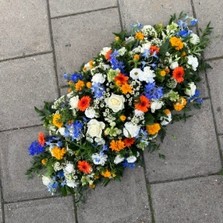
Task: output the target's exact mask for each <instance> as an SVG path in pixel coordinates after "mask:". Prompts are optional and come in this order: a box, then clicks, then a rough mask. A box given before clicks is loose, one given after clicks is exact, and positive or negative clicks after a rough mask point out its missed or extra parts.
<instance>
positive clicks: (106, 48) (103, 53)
mask: <svg viewBox="0 0 223 223" xmlns="http://www.w3.org/2000/svg"><path fill="white" fill-rule="evenodd" d="M109 50H111V47H104V48H103V49H102V51H101V54H102V55H105V54H106V53H107V52H108V51H109Z"/></svg>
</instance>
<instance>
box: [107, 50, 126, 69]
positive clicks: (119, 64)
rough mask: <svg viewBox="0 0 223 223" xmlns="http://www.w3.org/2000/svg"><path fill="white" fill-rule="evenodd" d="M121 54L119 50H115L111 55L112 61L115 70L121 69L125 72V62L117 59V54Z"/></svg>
mask: <svg viewBox="0 0 223 223" xmlns="http://www.w3.org/2000/svg"><path fill="white" fill-rule="evenodd" d="M118 55H119V53H118V51H117V50H114V52H113V53H111V55H110V60H109V61H110V63H111V67H112V69H113V70H116V69H119V70H120V71H121V72H122V73H124V68H125V66H124V63H123V62H122V61H119V60H117V58H116V57H117V56H118Z"/></svg>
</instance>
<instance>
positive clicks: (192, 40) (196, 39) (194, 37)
mask: <svg viewBox="0 0 223 223" xmlns="http://www.w3.org/2000/svg"><path fill="white" fill-rule="evenodd" d="M190 37H191V38H190V43H192V44H193V45H196V44H198V43H199V42H200V38H199V36H198V35H197V34H195V33H191V34H190Z"/></svg>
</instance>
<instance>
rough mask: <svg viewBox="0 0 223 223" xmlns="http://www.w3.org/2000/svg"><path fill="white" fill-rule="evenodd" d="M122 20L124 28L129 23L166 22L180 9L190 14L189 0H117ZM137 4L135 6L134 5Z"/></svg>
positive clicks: (151, 23)
mask: <svg viewBox="0 0 223 223" xmlns="http://www.w3.org/2000/svg"><path fill="white" fill-rule="evenodd" d="M119 3H120V9H121V16H122V21H123V24H124V26H125V28H127V29H128V28H129V27H130V25H131V24H133V23H136V22H140V23H142V24H150V25H153V24H156V23H164V24H165V23H167V22H168V21H169V18H170V15H172V14H174V13H180V12H181V11H182V10H183V11H185V12H188V13H190V14H191V15H192V7H191V1H190V0H179V1H177V3H176V2H175V1H170V0H119ZM135 5H137V7H134V6H135Z"/></svg>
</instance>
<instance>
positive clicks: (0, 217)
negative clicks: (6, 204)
mask: <svg viewBox="0 0 223 223" xmlns="http://www.w3.org/2000/svg"><path fill="white" fill-rule="evenodd" d="M0 194H1V188H0ZM0 223H3V219H2V200H1V196H0Z"/></svg>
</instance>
